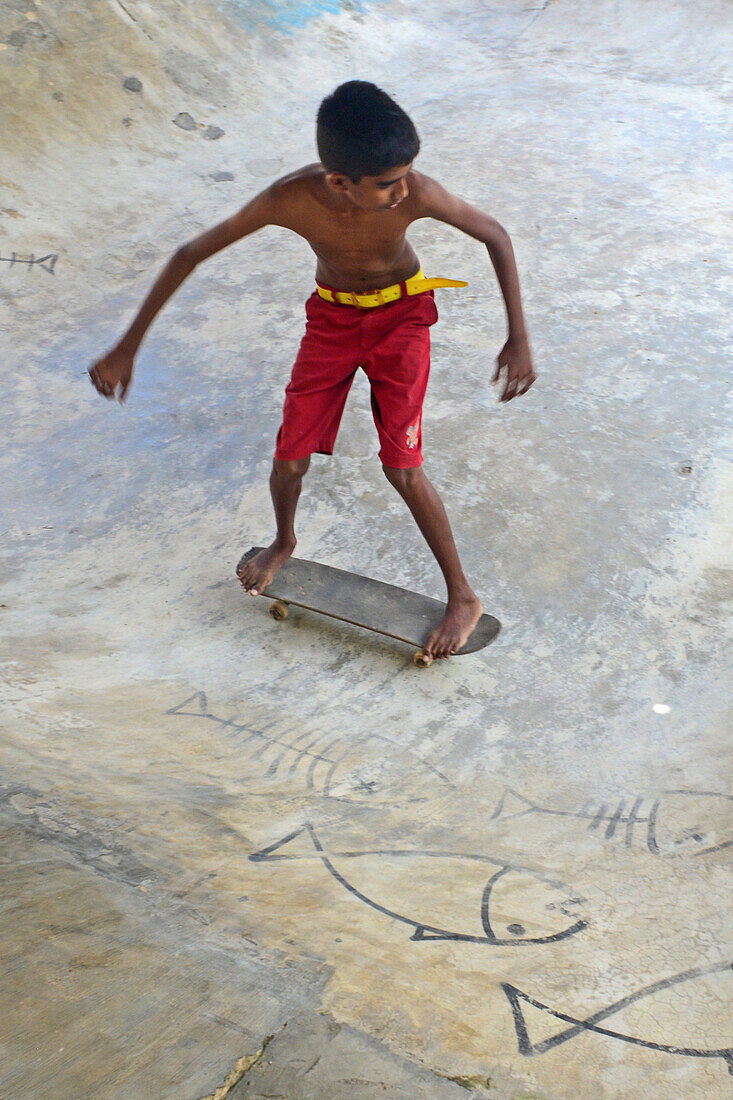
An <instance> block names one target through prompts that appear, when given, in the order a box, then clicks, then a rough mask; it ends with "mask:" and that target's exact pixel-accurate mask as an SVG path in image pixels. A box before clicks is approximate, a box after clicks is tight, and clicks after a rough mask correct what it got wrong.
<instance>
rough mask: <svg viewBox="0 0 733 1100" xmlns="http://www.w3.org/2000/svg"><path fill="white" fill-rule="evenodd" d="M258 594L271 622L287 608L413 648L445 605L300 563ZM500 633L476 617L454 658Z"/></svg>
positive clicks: (493, 622)
mask: <svg viewBox="0 0 733 1100" xmlns="http://www.w3.org/2000/svg"><path fill="white" fill-rule="evenodd" d="M261 549H262V548H261V547H259V546H253V547H252V549H251V550H248V551H247V553H246V554H245V555H244V556H243V557H242V559H241V560H240V562H239V564H238V565H237V572H239V569H240V568H241V566H242V565H243V564H244V563H245V562H246V561H249V559H250V558H252V557H254V555H255V554H258V553H259V552H260V550H261ZM260 594H261V595H262V596H266V597H267V598H268V599H270V600H272V601H273V604H272V606H271V607H270V614H271V615H272V617H273V618H274V619H277V620H282V619H286V618H287V615H288V606H289V605H290V604H293V606H295V607H303V608H306V609H307V610H308V611H316V612H318V613H319V614H320V615H327V616H328V617H329V618H331V619H338V620H340V621H341V622H345V623H352V624H353V625H354V626H361V627H364V628H365V629H367V630H372V631H374V632H375V633H376V634H384V635H385V636H386V637H388V638H396V639H397V640H398V641H401V642H407V644H408V645H415V646H423V645H424V644H425V642H426V641H427V639H428V636H429V635H430V632H431V631H432V630H433V629H434V628H435V627H436V626H437V625H438V623H439V622H440V621H441V619H442V618H443V615H444V614H445V604H443V603H441V602H440V600H434V599H432V598H431V597H430V596H421V595H419V594H418V593H417V592H410V591H409V589H407V588H398V587H397V586H396V585H394V584H385V583H384V582H383V581H375V580H372V579H371V578H370V577H362V576H360V575H359V574H358V573H348V572H346V570H344V569H334V568H333V567H332V566H330V565H321V564H319V563H318V562H315V561H306V560H305V559H303V558H290V559H289V561H287V562H286V563H285V565H284V566H283V567H282V569H281V570H280V571H279V573H278V574H277V575H276V577H275V579H274V580H273V582H272V584H270V585H268V586H267V588H265V590H264V591H263V592H262V593H260ZM500 630H501V623H500V622H499V620H498V619H495V618H494V616H493V615H482V616H481V618H480V619H479V621H478V623H477V624H476V627H475V628H474V631H473V633H472V634H471V636H470V638H469V639H468V641H467V642H466V644H465V645H464V646H463V648H462V649H459V650H458V651H457V653H455V654H454V656H456V657H458V656H461V655H463V654H464V653H475V652H476V651H477V650H479V649H483V648H484V646H487V645H489V643H490V642H493V640H494V638H495V637H496V636H497V634H498V633H499V631H500ZM413 660H414V662H415V664H416V665H418V667H420V668H427V666H428V665H430V664H431V663H432V658H431V657H428V656H427V655H426V654H425V653H423V651H422V649H420V650H418V652H417V653H416V654H415V656H414V658H413Z"/></svg>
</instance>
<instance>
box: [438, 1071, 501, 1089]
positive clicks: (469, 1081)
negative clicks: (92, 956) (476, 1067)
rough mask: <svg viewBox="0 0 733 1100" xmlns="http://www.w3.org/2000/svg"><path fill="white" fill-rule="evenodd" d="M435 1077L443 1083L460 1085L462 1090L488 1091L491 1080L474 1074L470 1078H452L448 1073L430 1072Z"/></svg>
mask: <svg viewBox="0 0 733 1100" xmlns="http://www.w3.org/2000/svg"><path fill="white" fill-rule="evenodd" d="M432 1072H433V1073H434V1074H435V1076H436V1077H442V1078H443V1079H444V1080H445V1081H452V1082H453V1084H455V1085H460V1086H461V1088H462V1089H470V1090H471V1091H473V1089H490V1088H491V1078H490V1077H482V1076H481V1075H480V1074H474V1075H473V1076H472V1077H464V1076H461V1075H460V1074H458V1075H457V1076H455V1077H453V1076H451V1074H449V1073H441V1072H440V1070H438V1069H434V1070H433V1071H432Z"/></svg>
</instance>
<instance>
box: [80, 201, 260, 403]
mask: <svg viewBox="0 0 733 1100" xmlns="http://www.w3.org/2000/svg"><path fill="white" fill-rule="evenodd" d="M279 195H280V192H279V189H278V188H277V186H276V185H273V186H272V187H270V188H268V190H267V191H263V192H262V193H261V194H259V195H257V196H256V197H255V198H254V199H252V201H251V202H249V203H247V205H246V206H243V207H242V209H241V210H240V211H238V213H236V214H234V215H233V216H232V217H231V218H227V219H226V221H223V222H221V223H220V224H219V225H216V226H214V228H213V229H209V230H207V232H206V233H202V234H201V236H200V237H195V238H194V239H193V240H191V241H189V242H188V243H187V244H184V245H183V246H182V247H181V248H179V249H178V251H177V252H175V253H174V254H173V256H172V257H171V258H170V260H169V261H168V263H167V264H166V266H165V267H164V268H163V270H162V271H161V273H160V275H159V276H158V278H157V279H156V280H155V282H154V283H153V285H152V287H151V289H150V291H149V293H148V295H147V297H146V298H145V300H144V302H143V304H142V305H141V306H140V309H139V310H138V313H137V316H136V317H135V319H134V321H133V322H132V324H131V325H130V327H129V328H128V330H127V332H126V333H125V335H124V336H123V337H122V338H121V339H120V341H119V342H118V343H117V344H116V345H115V347H114V348H112V349H111V350H110V351H109V352H108V353H107V354H106V355H105V356H103V357H102V358H101V359H100V360H98V362H96V363H95V364H94V366H92V367H90V369H89V377H90V378H91V380H92V384H93V386H94V387H95V389H96V390H97V391H98V392H99V393H101V394H102V395H103V396H104V397H110V398H112V397H115V396H119V400H120V401H124V399H125V394H126V393H127V390H128V387H129V385H130V382H131V380H132V370H133V366H134V361H135V356H136V354H137V351H138V348H139V347H140V344H141V343H142V340H143V337H144V336H145V333H146V332H147V330H148V328H149V327H150V325H151V323H152V321H153V319H154V318H155V316H156V315H157V314H158V313H159V311H160V310H161V309H162V308H163V306H164V305H165V303H166V302H167V301H168V299H169V298H170V297H171V295H172V294H173V293H174V292H175V291H176V290H177V289H178V287H179V286H180V285H181V283H182V282H183V281H184V279H186V278H187V277H188V276H189V275H190V274H191V272H192V271H193V269H194V268H195V267H196V266H197V264H200V263H201V262H202V261H203V260H206V259H208V258H209V256H213V255H214V253H215V252H220V251H221V249H222V248H226V247H227V245H230V244H233V243H234V242H235V241H238V240H241V238H242V237H247V236H249V235H250V233H255V232H256V231H257V230H258V229H262V228H263V227H264V226H266V225H271V224H273V223H274V222H276V221H277V218H278V216H279V213H280V210H279V207H280V198H279Z"/></svg>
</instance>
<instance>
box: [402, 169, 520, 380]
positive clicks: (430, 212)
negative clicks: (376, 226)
mask: <svg viewBox="0 0 733 1100" xmlns="http://www.w3.org/2000/svg"><path fill="white" fill-rule="evenodd" d="M419 200H420V202H419V205H420V216H421V217H427V218H435V219H437V221H441V222H446V223H447V224H448V225H453V226H455V228H456V229H460V230H462V232H464V233H467V234H468V236H469V237H473V238H474V239H475V240H477V241H482V242H483V244H485V245H486V248H487V250H488V253H489V256H490V257H491V262H492V264H493V266H494V271H495V272H496V277H497V280H498V282H499V287H500V288H501V292H502V295H503V296H504V303H505V305H506V313H507V321H508V323H509V338H508V340H507V342H506V343H505V345H504V347H503V348H502V349H501V351H500V352H499V355H498V358H497V367H496V372H495V374H494V378H493V382H494V384H495V383H496V382H498V381H499V378H500V376H501V373H502V371H503V370H506V383H505V385H504V392H503V394H502V396H501V400H502V401H511V399H512V398H513V397H517V396H518V395H519V394H523V393H526V392H527V390H528V389H529V387H530V386H531V385H532V383H533V382H534V380H535V378H536V375H535V372H534V368H533V366H532V353H531V351H530V348H529V340H528V338H527V328H526V325H525V322H524V313H523V311H522V298H521V294H520V291H519V275H518V273H517V264H516V260H515V259H514V249H513V248H512V242H511V240H510V239H509V234H508V233H507V231H506V229H504V228H503V227H502V226H501V225H499V223H498V222H497V221H496V220H495V219H494V218H491V217H489V215H488V214H484V213H483V212H482V211H481V210H478V209H477V207H475V206H471V204H470V203H467V202H464V201H463V199H459V198H456V196H455V195H451V194H450V193H449V192H448V191H446V190H445V188H444V187H441V186H440V184H439V183H437V182H436V181H435V180H433V179H430V178H429V177H428V176H421V177H420V186H419Z"/></svg>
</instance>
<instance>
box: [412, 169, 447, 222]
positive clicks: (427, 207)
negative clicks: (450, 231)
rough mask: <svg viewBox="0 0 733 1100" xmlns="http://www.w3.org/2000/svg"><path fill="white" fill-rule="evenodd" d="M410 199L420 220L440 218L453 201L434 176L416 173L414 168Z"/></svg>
mask: <svg viewBox="0 0 733 1100" xmlns="http://www.w3.org/2000/svg"><path fill="white" fill-rule="evenodd" d="M410 197H411V198H412V203H413V208H414V212H415V216H416V217H418V218H435V217H440V215H441V214H442V213H443V212H444V211H445V209H446V207H447V206H448V205H449V204H450V202H451V200H452V199H453V196H452V195H451V194H450V192H449V191H446V189H445V187H443V186H442V184H440V183H438V181H437V180H434V179H433V178H432V176H426V175H425V174H424V173H423V172H416V171H415V169H414V168H413V169H412V171H411V172H410Z"/></svg>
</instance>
